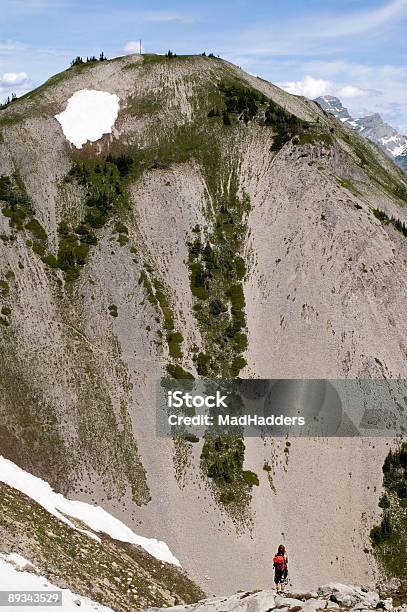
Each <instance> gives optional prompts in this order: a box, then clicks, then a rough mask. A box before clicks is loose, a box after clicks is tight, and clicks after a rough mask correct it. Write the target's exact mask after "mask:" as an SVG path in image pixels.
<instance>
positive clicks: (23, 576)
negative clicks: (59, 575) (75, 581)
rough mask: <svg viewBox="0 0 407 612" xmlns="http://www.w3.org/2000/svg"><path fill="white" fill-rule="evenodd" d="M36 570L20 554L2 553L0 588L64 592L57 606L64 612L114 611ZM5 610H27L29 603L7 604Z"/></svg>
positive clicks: (0, 556) (37, 608)
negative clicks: (58, 583) (80, 611)
mask: <svg viewBox="0 0 407 612" xmlns="http://www.w3.org/2000/svg"><path fill="white" fill-rule="evenodd" d="M27 570H28V571H27ZM35 570H36V568H35V567H34V566H33V564H32V563H30V561H28V560H27V559H24V557H21V556H20V555H16V554H10V555H0V590H2V591H4V590H7V591H17V592H18V591H41V592H42V593H44V594H46V593H50V592H51V591H54V592H55V591H58V592H61V593H62V606H58V607H57V608H56V609H57V610H62V611H63V612H74V611H75V612H77V611H78V609H80V610H83V611H84V612H113V611H112V609H111V608H107V607H106V606H102V605H101V604H99V603H97V602H95V601H92V600H91V599H89V598H88V597H83V596H82V595H76V594H75V593H72V591H70V590H69V589H60V588H58V587H56V586H54V585H53V584H51V582H49V581H48V580H47V579H46V578H44V577H43V576H39V575H38V574H36V573H34V572H35ZM35 609H36V610H39V609H43V610H45V609H46V610H48V607H42V608H41V607H36V608H35ZM50 609H55V608H50ZM4 610H16V612H17V611H18V610H21V611H24V612H27V604H25V606H17V605H13V606H9V607H7V606H6V607H4Z"/></svg>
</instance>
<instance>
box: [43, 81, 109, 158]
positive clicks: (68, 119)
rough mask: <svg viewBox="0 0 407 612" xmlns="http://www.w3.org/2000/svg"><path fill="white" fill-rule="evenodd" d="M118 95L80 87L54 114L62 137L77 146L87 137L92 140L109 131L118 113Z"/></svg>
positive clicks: (80, 147)
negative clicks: (63, 106) (63, 108)
mask: <svg viewBox="0 0 407 612" xmlns="http://www.w3.org/2000/svg"><path fill="white" fill-rule="evenodd" d="M119 102H120V99H119V97H118V96H116V95H115V94H111V93H109V92H107V91H96V90H92V89H81V90H80V91H77V92H75V93H74V94H73V95H72V96H71V97H70V98H69V100H68V104H67V106H66V109H65V110H64V111H63V112H62V113H60V114H59V115H55V118H56V119H57V120H58V121H59V123H60V124H61V126H62V131H63V132H64V134H65V136H66V138H67V139H68V140H69V142H70V143H72V144H73V145H75V147H76V148H77V149H82V146H83V145H84V144H85V142H87V141H88V140H89V141H90V142H95V141H96V140H99V138H102V136H103V135H104V134H110V133H111V131H112V127H113V125H114V122H115V121H116V119H117V115H118V114H119Z"/></svg>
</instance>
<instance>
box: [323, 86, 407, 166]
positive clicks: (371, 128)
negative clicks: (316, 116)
mask: <svg viewBox="0 0 407 612" xmlns="http://www.w3.org/2000/svg"><path fill="white" fill-rule="evenodd" d="M315 101H316V102H318V104H320V105H321V106H322V108H323V109H324V110H325V111H327V112H328V113H331V114H332V115H334V116H335V117H337V118H338V119H339V120H340V121H342V123H344V124H346V125H348V126H349V127H350V128H351V129H352V130H355V131H357V132H359V133H360V134H362V135H363V136H364V137H365V138H369V140H372V141H373V142H375V143H376V144H377V145H379V147H380V148H382V149H383V151H385V152H386V153H387V154H388V155H389V156H390V157H392V158H393V159H394V160H395V161H396V162H397V163H398V164H399V166H401V167H402V168H403V170H405V171H406V170H407V137H406V136H403V135H402V134H399V132H397V130H395V129H394V128H393V127H391V125H389V124H388V123H386V122H385V121H383V119H382V118H381V116H380V115H379V114H378V113H374V114H373V115H368V116H367V117H361V118H360V119H354V118H353V117H352V116H351V115H350V114H349V111H348V109H347V108H345V107H344V106H343V104H342V102H341V101H340V99H339V98H337V97H335V96H320V97H319V98H316V100H315Z"/></svg>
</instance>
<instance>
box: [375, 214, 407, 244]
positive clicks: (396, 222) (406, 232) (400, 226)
mask: <svg viewBox="0 0 407 612" xmlns="http://www.w3.org/2000/svg"><path fill="white" fill-rule="evenodd" d="M373 214H374V216H375V217H376V219H379V221H380V222H381V223H383V224H384V225H388V224H389V223H391V225H392V226H393V227H395V228H396V230H398V231H399V232H401V233H402V234H403V236H406V237H407V225H406V224H405V223H403V222H402V221H400V219H396V217H393V216H392V217H389V215H388V214H387V213H385V212H384V210H380V209H379V208H374V209H373Z"/></svg>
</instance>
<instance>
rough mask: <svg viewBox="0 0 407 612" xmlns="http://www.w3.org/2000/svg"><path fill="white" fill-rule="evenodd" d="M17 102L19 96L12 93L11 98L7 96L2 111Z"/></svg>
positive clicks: (1, 106)
mask: <svg viewBox="0 0 407 612" xmlns="http://www.w3.org/2000/svg"><path fill="white" fill-rule="evenodd" d="M15 100H17V94H15V93H12V94H11V96H7V100H6V101H5V102H3V104H0V110H3V108H6V107H7V106H9V105H10V104H11V103H12V102H14V101H15Z"/></svg>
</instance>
